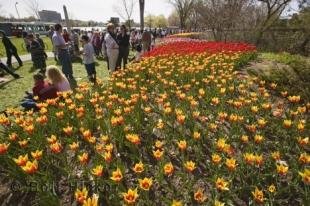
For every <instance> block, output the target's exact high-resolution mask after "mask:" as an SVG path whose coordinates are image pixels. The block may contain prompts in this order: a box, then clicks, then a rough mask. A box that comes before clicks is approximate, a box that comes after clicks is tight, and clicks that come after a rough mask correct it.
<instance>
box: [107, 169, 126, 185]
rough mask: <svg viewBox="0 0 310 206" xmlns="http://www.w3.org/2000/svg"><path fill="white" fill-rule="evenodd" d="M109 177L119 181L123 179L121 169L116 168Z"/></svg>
mask: <svg viewBox="0 0 310 206" xmlns="http://www.w3.org/2000/svg"><path fill="white" fill-rule="evenodd" d="M110 179H111V180H113V181H115V182H120V181H121V180H122V179H123V174H122V171H121V170H120V169H119V168H117V169H116V170H115V171H113V172H112V177H111V178H110Z"/></svg>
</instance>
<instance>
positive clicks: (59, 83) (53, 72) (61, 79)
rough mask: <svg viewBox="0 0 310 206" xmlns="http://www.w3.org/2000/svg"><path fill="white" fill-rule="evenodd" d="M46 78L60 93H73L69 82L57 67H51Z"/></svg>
mask: <svg viewBox="0 0 310 206" xmlns="http://www.w3.org/2000/svg"><path fill="white" fill-rule="evenodd" d="M46 76H47V78H48V80H49V81H50V83H51V84H52V85H54V86H55V87H56V88H57V90H58V91H59V92H67V91H71V86H70V83H69V81H68V80H67V78H66V77H65V75H64V74H63V73H62V72H61V71H60V70H59V69H58V68H57V67H56V66H49V67H48V68H47V71H46Z"/></svg>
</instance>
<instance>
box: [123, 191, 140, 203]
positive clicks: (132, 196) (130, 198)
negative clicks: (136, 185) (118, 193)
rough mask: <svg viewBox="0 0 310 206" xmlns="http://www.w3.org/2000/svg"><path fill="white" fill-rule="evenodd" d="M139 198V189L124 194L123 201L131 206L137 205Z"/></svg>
mask: <svg viewBox="0 0 310 206" xmlns="http://www.w3.org/2000/svg"><path fill="white" fill-rule="evenodd" d="M138 197H139V195H138V190H137V189H134V190H133V189H129V190H128V191H127V193H123V199H124V201H125V202H126V203H127V204H129V205H132V204H134V203H136V201H137V199H138Z"/></svg>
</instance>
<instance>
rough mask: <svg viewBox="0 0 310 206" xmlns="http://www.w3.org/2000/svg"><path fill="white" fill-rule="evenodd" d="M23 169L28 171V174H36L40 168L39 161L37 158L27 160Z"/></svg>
mask: <svg viewBox="0 0 310 206" xmlns="http://www.w3.org/2000/svg"><path fill="white" fill-rule="evenodd" d="M22 169H23V170H24V171H25V172H26V173H27V174H30V175H31V174H34V173H35V172H36V171H37V170H38V162H37V160H34V161H33V162H31V161H27V163H26V165H25V166H22Z"/></svg>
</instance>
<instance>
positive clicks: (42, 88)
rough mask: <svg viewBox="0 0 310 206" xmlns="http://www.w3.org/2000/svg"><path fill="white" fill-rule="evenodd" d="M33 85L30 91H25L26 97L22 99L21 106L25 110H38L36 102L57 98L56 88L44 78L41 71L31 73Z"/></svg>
mask: <svg viewBox="0 0 310 206" xmlns="http://www.w3.org/2000/svg"><path fill="white" fill-rule="evenodd" d="M33 80H34V86H33V88H32V93H31V92H28V91H26V92H25V93H26V95H27V96H26V97H24V99H23V100H22V103H21V106H22V107H23V108H24V109H25V110H26V111H27V110H31V109H33V110H38V107H37V103H39V102H43V101H45V100H47V99H54V98H57V92H58V90H57V88H56V87H55V86H54V85H52V84H49V83H48V82H46V81H45V80H44V76H43V74H41V73H38V74H35V75H33Z"/></svg>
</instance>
